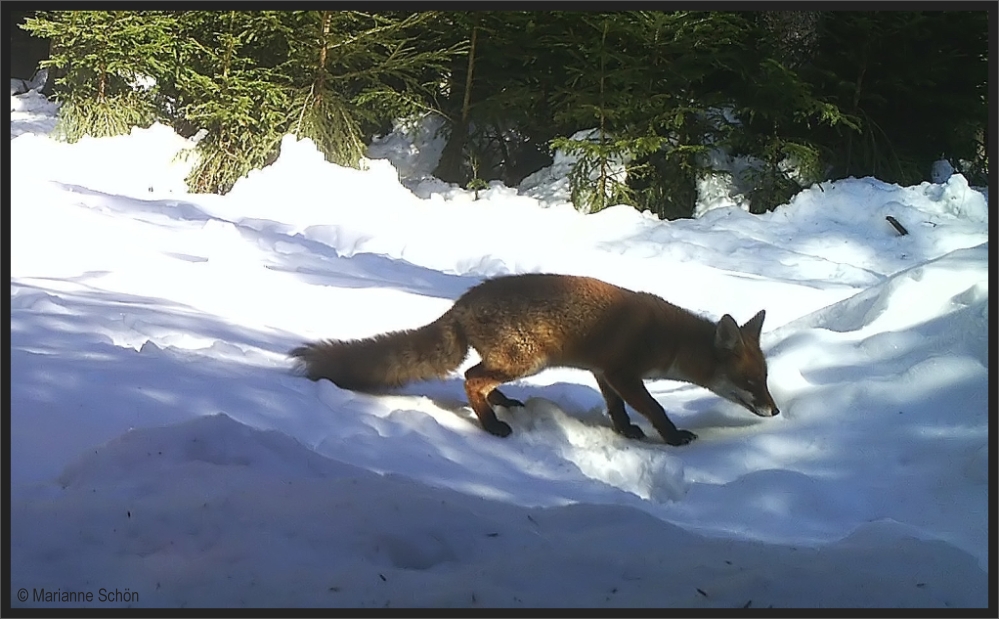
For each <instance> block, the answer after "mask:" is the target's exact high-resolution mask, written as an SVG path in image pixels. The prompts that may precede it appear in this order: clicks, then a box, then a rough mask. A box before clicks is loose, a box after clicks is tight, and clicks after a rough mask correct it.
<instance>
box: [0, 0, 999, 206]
mask: <svg viewBox="0 0 999 619" xmlns="http://www.w3.org/2000/svg"><path fill="white" fill-rule="evenodd" d="M985 9H986V7H984V6H983V9H982V10H981V11H966V10H965V11H956V10H955V11H936V12H930V11H876V12H875V11H872V12H855V11H741V12H727V11H617V12H612V11H607V12H597V11H593V12H576V11H531V12H523V11H516V12H514V11H425V12H418V13H411V12H410V13H407V12H399V11H385V12H362V11H350V10H341V11H48V12H23V13H20V14H18V13H14V14H12V15H8V17H10V18H11V19H12V22H15V23H16V24H17V25H18V27H20V28H23V29H24V31H26V32H27V33H29V34H30V37H29V38H27V39H26V38H24V37H15V36H14V35H11V39H12V46H13V49H14V50H15V51H18V50H20V51H22V52H24V53H21V54H15V55H16V56H17V57H18V58H23V57H26V55H27V54H28V52H29V51H30V52H31V53H37V49H38V48H37V47H34V48H32V46H37V45H42V46H44V47H45V49H47V52H48V53H47V59H45V60H44V61H43V65H44V66H47V67H49V68H50V72H51V76H50V82H51V83H50V85H49V88H50V89H51V91H52V92H53V94H54V96H55V98H56V99H58V100H59V101H60V102H61V103H62V106H61V108H60V118H59V124H58V126H57V129H56V134H57V135H58V136H59V137H61V138H63V139H66V140H70V141H74V140H77V139H79V138H80V137H82V136H83V135H94V136H101V135H114V134H119V133H127V132H128V131H129V130H130V128H131V127H132V126H148V125H149V124H151V123H153V122H156V121H159V122H163V123H167V124H169V125H171V126H173V127H174V128H176V129H177V130H178V131H179V132H180V133H182V134H183V135H193V134H194V133H196V132H197V131H199V130H206V134H205V137H204V138H203V139H202V140H201V141H200V142H199V143H198V147H197V148H198V151H199V155H200V156H199V157H198V164H197V166H196V167H195V169H194V170H193V171H192V173H191V175H190V177H189V178H188V185H189V187H190V189H191V190H192V191H200V192H214V193H225V192H226V191H228V190H229V189H230V188H231V187H232V185H233V183H235V181H236V180H237V179H238V178H239V177H241V176H243V175H244V174H246V173H247V172H248V171H249V170H251V169H254V168H258V167H261V166H264V165H266V164H268V163H269V162H271V161H273V160H274V159H275V157H276V156H277V150H278V147H279V142H280V139H281V137H282V136H283V135H285V134H286V133H292V134H295V135H298V136H299V137H308V138H311V139H312V140H314V141H315V142H316V144H317V145H318V146H319V148H320V149H321V150H322V151H323V153H324V154H325V156H326V157H327V159H328V160H329V161H331V162H335V163H338V164H342V165H348V166H357V165H358V164H359V161H360V158H361V156H362V155H363V153H364V147H365V145H366V144H369V143H370V141H371V138H372V137H373V136H375V135H378V134H384V133H386V132H387V131H388V130H389V129H390V128H391V126H392V122H393V120H395V119H398V118H401V117H406V116H409V115H413V114H419V113H435V114H440V115H441V116H443V117H444V118H445V119H446V123H445V124H444V131H446V132H447V133H446V136H447V142H446V146H445V148H444V152H443V155H442V157H441V160H440V164H439V165H438V167H437V169H436V170H435V175H436V176H437V177H439V178H441V179H442V180H445V181H448V182H453V183H458V184H460V185H462V186H465V187H470V188H472V187H479V186H483V185H484V184H485V183H486V182H487V181H490V180H496V179H498V180H502V181H503V182H504V183H507V184H509V185H516V184H517V183H519V182H520V180H522V179H523V178H524V177H525V176H526V175H528V174H530V173H532V172H534V171H536V170H538V169H540V168H542V167H544V166H545V165H548V164H550V163H551V161H552V154H551V153H552V149H553V148H560V149H562V150H564V151H566V152H570V153H574V154H576V155H577V156H578V161H577V163H576V164H575V166H574V169H573V171H572V173H571V174H570V183H571V187H572V194H573V201H574V203H575V204H576V206H577V207H578V208H580V209H582V210H586V211H595V210H599V209H601V208H603V207H605V206H608V205H611V204H619V203H628V204H632V205H634V206H635V207H637V208H639V209H643V210H644V209H649V210H651V211H653V212H655V213H657V214H658V215H660V216H662V217H665V218H676V217H686V216H690V215H691V213H692V212H693V208H694V203H695V201H696V198H697V191H696V181H697V179H698V178H699V177H700V176H702V175H704V174H708V173H712V172H717V170H715V169H714V167H713V166H714V165H717V164H716V163H713V162H714V161H715V160H716V159H717V157H709V156H708V155H709V153H710V152H715V153H717V152H724V153H726V154H727V155H728V156H733V157H735V156H745V157H748V161H750V162H751V165H748V166H746V167H745V170H744V171H743V172H740V175H741V177H740V178H739V179H737V180H738V181H739V182H740V183H742V184H744V185H745V186H746V187H747V188H748V191H747V197H748V198H749V200H750V203H751V209H752V210H753V211H754V212H763V211H765V210H768V209H772V208H774V207H775V206H778V205H780V204H783V203H786V202H787V201H788V200H789V199H790V198H791V197H793V196H794V195H795V194H796V193H797V192H798V191H800V190H801V189H803V188H804V187H808V186H810V185H811V184H813V183H815V182H819V181H823V180H834V179H838V178H843V177H847V176H856V177H862V176H875V177H877V178H879V179H881V180H883V181H886V182H893V183H899V184H903V185H908V184H916V183H919V182H921V181H923V180H927V179H928V178H929V174H930V170H931V167H932V164H933V163H934V162H935V161H937V160H939V159H947V160H948V161H950V163H951V164H952V165H953V166H954V168H955V169H956V170H957V171H959V172H961V173H963V174H964V175H965V176H966V177H968V180H969V182H971V183H972V184H978V185H985V184H986V182H987V176H988V166H989V161H990V155H991V153H990V152H989V145H988V140H987V136H988V135H989V133H988V120H989V101H988V79H989V76H990V75H989V71H988V49H989V19H990V15H989V13H988V12H987V11H986V10H985ZM992 9H994V6H993V7H992ZM993 12H994V11H993ZM992 17H993V18H994V16H992ZM22 62H23V61H22ZM11 70H12V72H13V73H14V74H15V75H16V74H17V72H18V71H21V72H22V73H23V72H26V71H28V68H25V67H15V66H13V64H12V66H11ZM17 76H18V77H21V76H20V75H17ZM25 77H29V76H25ZM149 78H151V79H149ZM582 131H588V133H580V132H582Z"/></svg>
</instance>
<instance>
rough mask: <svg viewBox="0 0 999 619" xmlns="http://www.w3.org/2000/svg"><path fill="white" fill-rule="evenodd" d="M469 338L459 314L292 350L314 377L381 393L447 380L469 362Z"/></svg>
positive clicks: (351, 387)
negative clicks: (415, 326) (414, 383)
mask: <svg viewBox="0 0 999 619" xmlns="http://www.w3.org/2000/svg"><path fill="white" fill-rule="evenodd" d="M467 353H468V340H467V338H466V337H465V334H464V332H463V330H462V328H461V325H460V324H458V321H457V320H456V318H455V316H454V314H453V313H452V312H450V311H449V312H447V313H446V314H444V315H443V316H441V317H440V318H438V319H437V320H435V321H434V322H432V323H430V324H429V325H426V326H425V327H420V328H419V329H409V330H405V331H393V332H392V333H385V334H382V335H376V336H374V337H370V338H366V339H363V340H346V341H342V340H322V341H319V342H311V343H309V344H305V345H304V346H300V347H298V348H296V349H294V350H292V351H290V352H289V353H288V354H289V356H291V357H295V358H296V359H297V361H298V365H299V368H300V369H301V370H302V371H303V373H304V374H305V375H306V376H308V377H309V378H311V379H312V380H319V379H320V378H328V379H329V380H331V381H333V383H334V384H336V385H337V386H338V387H340V388H342V389H351V390H357V391H375V390H378V389H380V388H385V387H398V386H400V385H404V384H406V383H408V382H412V381H416V380H428V379H433V378H444V377H445V376H446V375H447V373H448V372H450V371H452V370H455V369H457V368H458V366H459V365H461V362H462V361H464V360H465V355H466V354H467Z"/></svg>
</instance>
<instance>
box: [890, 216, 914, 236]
mask: <svg viewBox="0 0 999 619" xmlns="http://www.w3.org/2000/svg"><path fill="white" fill-rule="evenodd" d="M885 219H887V220H888V223H890V224H891V225H892V226H893V227H894V228H895V229H896V230H898V234H899V236H905V235H906V234H909V231H908V230H906V229H905V226H903V225H902V224H900V223H898V220H897V219H895V218H894V217H892V216H891V215H888V216H887V217H885Z"/></svg>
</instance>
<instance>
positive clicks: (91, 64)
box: [23, 11, 173, 142]
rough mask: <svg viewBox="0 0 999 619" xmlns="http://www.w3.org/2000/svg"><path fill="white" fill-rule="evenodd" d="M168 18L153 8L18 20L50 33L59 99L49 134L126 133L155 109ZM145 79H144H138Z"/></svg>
mask: <svg viewBox="0 0 999 619" xmlns="http://www.w3.org/2000/svg"><path fill="white" fill-rule="evenodd" d="M171 25H172V20H171V19H170V17H169V16H168V15H167V14H164V13H162V12H158V11H144V12H136V11H45V12H38V13H37V14H36V15H35V17H33V18H29V19H28V20H27V21H26V23H25V24H24V25H23V28H24V29H25V30H28V31H29V32H31V33H32V34H34V35H37V36H41V37H45V38H48V39H50V40H51V50H52V51H51V55H50V57H49V58H48V59H47V60H44V61H42V66H43V67H54V68H56V69H58V70H59V72H60V73H61V76H60V77H58V78H57V79H56V96H57V98H58V99H59V100H60V101H61V103H62V105H61V106H60V108H59V119H58V122H57V124H56V128H55V135H57V136H58V137H61V138H63V139H65V140H67V141H69V142H75V141H77V140H79V139H80V138H81V137H83V136H85V135H90V136H93V137H102V136H113V135H121V134H126V133H128V132H129V131H131V129H132V127H136V126H138V127H148V126H149V125H150V124H151V123H152V122H153V121H154V120H156V119H157V118H158V117H159V114H158V110H157V107H156V105H155V102H154V101H155V98H156V89H157V86H156V84H149V83H148V78H150V77H152V76H155V75H157V74H159V73H160V72H161V71H162V70H163V68H164V66H165V64H166V63H167V60H168V52H169V48H170V41H171V38H172V36H173V32H172V29H171ZM144 82H146V83H144Z"/></svg>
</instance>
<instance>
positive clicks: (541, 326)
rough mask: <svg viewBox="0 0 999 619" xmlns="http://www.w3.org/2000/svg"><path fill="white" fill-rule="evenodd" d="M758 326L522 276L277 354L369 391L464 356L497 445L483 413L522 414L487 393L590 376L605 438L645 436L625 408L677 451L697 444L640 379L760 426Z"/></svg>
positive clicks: (762, 371)
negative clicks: (716, 404) (440, 308)
mask: <svg viewBox="0 0 999 619" xmlns="http://www.w3.org/2000/svg"><path fill="white" fill-rule="evenodd" d="M764 315H765V312H764V311H760V312H759V313H758V314H756V315H755V316H753V317H752V318H751V319H750V320H749V321H748V322H747V323H746V324H744V325H742V326H741V327H740V326H739V325H738V324H736V322H735V320H734V319H733V318H732V317H731V316H729V315H728V314H725V315H724V316H722V318H721V320H719V321H718V323H717V324H716V323H714V322H712V321H710V320H708V319H706V318H702V317H700V316H697V315H695V314H693V313H691V312H689V311H687V310H685V309H683V308H680V307H677V306H676V305H673V304H671V303H669V302H667V301H666V300H664V299H662V298H660V297H658V296H656V295H653V294H649V293H645V292H633V291H631V290H627V289H625V288H620V287H618V286H615V285H613V284H608V283H606V282H603V281H600V280H598V279H593V278H590V277H576V276H571V275H550V274H541V273H533V274H524V275H509V276H504V277H497V278H495V279H489V280H486V281H484V282H482V283H481V284H479V285H477V286H475V287H473V288H471V289H469V290H468V291H467V292H465V294H463V295H462V296H461V297H460V298H459V299H458V300H457V301H456V302H455V304H454V305H453V306H452V307H451V309H449V310H448V311H447V312H445V313H444V315H443V316H441V317H440V318H438V319H437V320H435V321H434V322H432V323H430V324H428V325H426V326H424V327H421V328H419V329H411V330H404V331H395V332H392V333H385V334H382V335H376V336H374V337H370V338H366V339H361V340H350V341H339V340H324V341H319V342H313V343H309V344H306V345H304V346H301V347H299V348H296V349H294V350H292V351H290V352H289V353H288V354H289V355H290V356H292V357H294V358H296V360H297V361H298V363H299V367H300V368H301V369H302V370H303V371H304V374H305V375H306V376H308V377H309V378H311V379H312V380H319V379H320V378H327V379H329V380H331V381H332V382H333V383H335V384H336V385H337V386H339V387H341V388H343V389H352V390H357V391H375V390H379V389H382V388H385V387H397V386H400V385H403V384H405V383H408V382H410V381H415V380H426V379H431V378H443V377H445V376H446V375H447V374H448V372H451V371H454V370H455V369H457V368H458V366H459V365H461V363H462V362H463V361H464V360H465V356H466V355H467V353H468V348H469V347H470V346H471V347H472V348H474V349H475V350H476V351H477V352H478V353H479V356H480V357H481V358H482V362H481V363H479V364H477V365H475V366H473V367H471V368H469V370H468V371H467V372H465V392H466V393H467V395H468V403H469V404H470V405H471V407H472V410H473V411H475V414H476V416H477V417H478V418H479V422H480V423H481V424H482V427H483V428H484V429H485V430H486V431H487V432H490V433H491V434H495V435H496V436H507V435H509V434H510V432H511V428H510V425H509V424H507V423H506V422H504V421H500V420H499V419H497V418H496V414H495V413H494V412H493V408H492V407H494V406H503V407H507V408H509V407H515V406H521V407H522V406H524V404H523V403H521V402H519V401H517V400H513V399H511V398H508V397H506V396H505V395H503V394H502V393H501V392H500V391H499V389H497V386H499V385H501V384H503V383H506V382H510V381H512V380H515V379H518V378H522V377H524V376H530V375H532V374H536V373H538V372H540V371H541V370H543V369H545V368H548V367H557V366H561V367H572V368H580V369H584V370H589V371H591V372H593V375H594V376H595V377H596V379H597V386H598V387H599V388H600V393H601V394H602V395H603V397H604V400H605V401H606V403H607V412H608V414H609V415H610V418H611V422H612V425H613V428H614V431H615V432H617V433H619V434H622V435H624V436H626V437H628V438H633V439H640V438H644V436H645V433H644V432H643V431H642V430H641V428H639V427H638V426H637V425H635V424H633V423H631V421H630V419H629V418H628V414H627V413H626V412H625V408H624V405H625V403H628V404H629V405H630V406H631V407H632V408H633V409H635V410H636V411H638V412H639V413H641V414H642V415H645V417H646V418H648V420H649V421H650V422H652V426H653V427H654V428H655V429H656V431H658V432H659V434H660V435H661V436H662V438H663V440H664V441H665V442H666V443H668V444H670V445H684V444H686V443H689V442H690V441H692V440H694V439H695V438H697V436H696V435H695V434H694V433H693V432H690V431H688V430H679V429H677V427H676V426H675V425H673V422H672V421H670V419H669V417H667V416H666V412H665V411H664V410H663V407H662V406H661V405H660V404H659V402H657V401H656V400H655V399H654V398H653V397H652V395H651V394H649V392H648V390H647V389H646V388H645V385H644V383H643V382H642V380H643V379H654V378H666V379H671V380H680V381H684V382H689V383H693V384H695V385H700V386H701V387H705V388H707V389H709V390H711V391H712V392H714V393H716V394H717V395H719V396H721V397H723V398H725V399H727V400H730V401H732V402H735V403H737V404H741V405H742V406H744V407H746V408H747V409H749V410H750V411H752V412H753V413H755V414H757V415H759V416H761V417H771V416H774V415H777V414H778V413H779V412H780V411H779V410H778V409H777V406H776V404H774V400H773V398H772V397H771V396H770V392H769V390H768V389H767V363H766V360H765V359H764V357H763V352H762V351H761V350H760V330H761V329H762V327H763V318H764Z"/></svg>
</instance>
